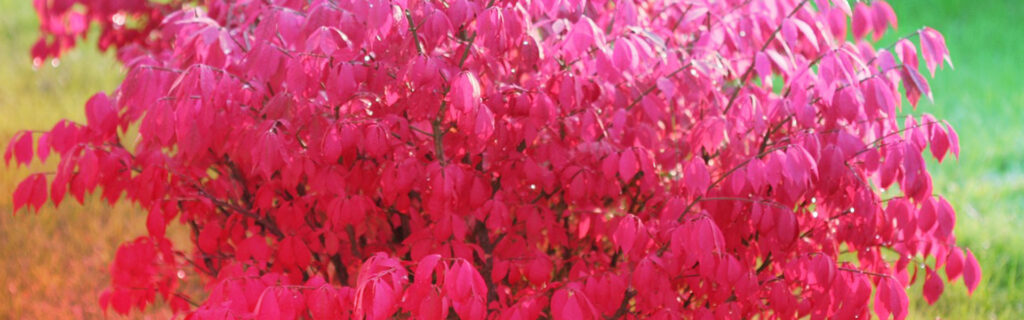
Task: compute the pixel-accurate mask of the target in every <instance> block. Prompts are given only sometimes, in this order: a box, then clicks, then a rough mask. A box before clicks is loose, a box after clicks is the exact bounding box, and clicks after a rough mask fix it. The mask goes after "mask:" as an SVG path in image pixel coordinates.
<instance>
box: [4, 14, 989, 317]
mask: <svg viewBox="0 0 1024 320" xmlns="http://www.w3.org/2000/svg"><path fill="white" fill-rule="evenodd" d="M34 4H35V7H36V9H37V11H38V14H39V17H40V19H41V30H42V38H41V39H40V40H39V42H38V43H37V45H36V46H35V47H34V48H33V55H34V56H35V58H36V60H35V62H36V63H37V64H38V63H41V62H42V61H43V60H44V59H47V58H51V57H57V56H59V55H60V54H61V53H62V52H64V51H66V50H68V49H70V48H72V47H73V46H74V45H75V43H76V41H78V40H80V39H81V38H82V37H84V36H85V35H86V34H87V33H88V32H89V26H90V25H98V26H99V31H100V35H99V45H100V47H101V48H102V49H106V48H113V49H115V50H116V52H117V57H118V58H119V60H120V61H122V62H123V63H124V65H125V68H126V70H127V74H126V79H125V80H124V82H123V83H122V85H121V86H120V87H119V88H117V90H115V91H114V92H113V93H112V94H110V95H109V96H108V95H106V94H104V93H99V94H96V95H95V96H94V97H93V98H92V99H90V100H89V101H88V103H87V104H86V106H85V109H86V118H87V122H86V123H84V124H81V123H74V122H72V121H66V120H65V121H61V122H59V123H58V124H57V125H56V126H54V127H53V128H52V129H51V130H49V131H23V132H21V133H19V134H18V135H16V136H15V137H14V139H13V140H12V143H11V144H10V147H9V148H8V150H7V152H6V154H5V158H6V159H7V161H8V162H9V161H10V160H11V158H14V159H15V161H16V162H17V163H20V164H27V163H29V162H31V161H32V159H33V158H36V157H38V158H39V159H40V160H43V161H45V160H46V159H47V157H48V156H49V155H50V154H51V152H52V153H55V154H57V155H59V156H60V164H59V166H58V169H57V170H56V171H55V172H50V173H39V174H34V175H31V176H29V177H28V178H26V179H25V180H24V182H22V183H21V184H20V185H19V187H18V188H17V190H16V191H15V194H14V200H15V210H17V209H18V208H20V207H22V206H29V207H32V208H34V209H36V210H38V209H39V208H40V207H41V206H43V205H44V204H45V203H46V202H47V201H48V200H49V199H52V201H53V202H54V203H55V204H59V203H60V202H61V201H62V200H63V199H64V198H65V196H66V195H67V194H70V195H71V196H73V197H74V198H75V199H76V200H77V201H79V202H82V201H84V199H85V195H86V194H87V193H90V192H94V191H96V192H100V193H101V194H102V197H103V198H104V199H106V200H107V201H109V202H111V203H113V202H116V201H120V199H121V198H122V197H123V198H126V199H127V200H128V201H131V202H133V203H136V204H138V205H139V206H140V207H142V208H144V209H145V210H146V212H148V219H147V228H148V235H147V236H143V237H140V238H138V239H135V240H134V241H130V242H126V243H124V244H123V245H122V246H121V248H120V249H119V250H118V252H117V255H116V257H115V259H114V262H113V264H112V266H111V273H112V275H113V278H112V283H111V286H110V288H109V289H107V290H106V291H104V292H103V293H102V294H101V296H100V303H101V304H102V305H103V306H104V307H112V308H113V309H114V310H115V311H117V312H119V313H128V312H130V310H131V309H133V308H140V309H141V308H145V307H146V306H147V305H149V304H151V303H153V302H154V301H155V299H156V297H158V296H159V297H161V298H162V299H163V300H165V301H168V302H169V304H170V306H171V307H172V308H174V309H175V310H176V311H179V312H182V313H185V314H187V315H188V317H189V318H194V319H225V318H260V319H262V318H296V317H300V318H313V319H323V318H339V317H358V318H363V317H366V318H371V319H382V318H391V317H399V318H406V317H412V318H426V319H443V318H446V317H449V316H453V315H456V316H458V317H460V318H466V319H482V318H491V319H535V318H538V317H544V318H552V319H597V318H617V317H623V316H628V317H636V318H646V317H658V318H679V317H686V318H697V317H700V318H709V317H714V318H739V317H744V318H747V317H751V316H755V315H760V316H763V317H766V318H783V319H787V318H793V317H796V316H811V317H812V318H839V319H849V318H856V317H867V316H869V315H870V313H871V312H872V311H873V312H874V313H876V314H877V315H878V316H879V317H882V318H888V317H889V316H892V317H895V318H897V319H900V318H903V317H905V316H906V314H907V294H906V291H905V288H906V287H907V286H908V285H909V283H911V282H914V281H924V292H923V294H924V296H925V298H926V299H927V300H928V301H929V302H934V301H935V300H936V299H938V297H939V295H941V293H942V291H943V287H944V285H945V284H944V283H945V282H947V281H950V282H951V281H953V280H956V279H958V278H959V277H961V276H962V277H963V279H964V282H965V283H966V285H967V287H968V290H971V291H973V290H974V288H975V287H976V286H977V285H978V282H979V278H980V272H981V271H980V269H979V267H978V264H977V261H976V260H975V258H974V256H973V254H972V253H971V252H970V250H966V251H964V250H962V249H960V248H958V247H957V246H956V245H955V238H954V236H953V232H952V231H953V227H954V225H955V221H956V215H955V213H954V212H953V209H952V206H951V205H950V204H949V203H948V202H947V201H946V200H945V199H943V198H942V197H941V196H938V195H934V194H933V193H932V186H931V178H930V176H929V173H928V171H927V169H926V166H925V161H924V158H923V156H922V153H923V152H924V150H925V149H926V148H928V149H929V150H930V153H931V154H932V155H933V156H934V157H935V158H936V159H938V160H939V161H942V159H944V158H946V157H947V156H948V155H949V154H953V155H955V156H958V154H959V146H958V142H957V136H956V133H955V132H954V131H953V130H952V128H951V127H950V126H949V125H948V124H946V123H944V122H942V123H940V122H939V121H937V120H936V119H935V118H934V117H932V116H929V115H924V116H921V117H919V118H915V117H913V116H907V117H905V118H903V119H900V117H899V116H898V110H900V109H901V98H902V96H904V95H905V96H906V98H907V99H908V100H909V101H910V103H911V104H913V105H916V104H917V102H918V100H919V99H920V98H921V96H926V97H928V98H931V91H930V89H929V87H928V83H927V81H926V79H925V78H924V76H922V75H921V73H920V72H919V67H920V65H919V59H918V55H920V56H921V58H922V59H921V60H923V61H924V65H925V67H926V68H927V69H928V71H929V73H931V74H932V76H934V72H935V69H936V68H937V67H941V66H942V65H943V62H946V63H947V64H949V65H950V66H952V63H951V61H950V59H949V53H948V51H947V49H946V46H945V43H944V40H943V37H942V35H941V34H939V33H938V32H936V31H935V30H932V29H930V28H923V29H920V30H916V31H914V32H912V33H910V34H908V35H907V36H904V37H902V38H900V40H898V41H897V42H895V43H893V44H892V45H889V46H887V47H884V48H879V49H876V48H875V47H874V46H873V44H872V42H873V41H870V40H865V38H866V37H868V36H869V35H870V37H871V38H872V39H873V40H874V41H877V40H878V39H879V38H880V37H881V35H882V34H883V33H884V32H886V31H887V29H888V28H890V27H892V28H895V27H896V26H897V20H896V15H895V13H894V12H893V11H892V9H891V8H890V7H889V5H888V4H886V3H885V2H882V1H873V2H871V3H863V2H858V3H856V4H855V5H854V6H852V7H851V5H850V4H849V3H847V2H846V1H845V0H832V1H831V2H829V1H828V0H816V1H813V2H812V1H808V0H802V1H796V0H763V1H750V0H748V1H738V0H732V1H712V2H709V1H667V0H651V1H634V0H620V1H587V0H525V1H509V0H487V1H470V0H447V1H442V0H435V1H428V0H365V1H364V0H311V1H306V0H247V1H223V0H208V1H203V2H202V3H200V4H196V3H193V2H182V1H177V0H172V1H154V2H150V1H146V0H120V1H105V0H34ZM94 30H95V29H94ZM848 39H852V41H848ZM913 39H917V40H918V41H919V43H920V50H918V48H917V47H916V46H915V45H914V43H913V42H912V41H911V40H913ZM900 86H902V88H903V92H902V93H901V92H900V90H899V87H900ZM901 120H902V121H901ZM901 122H902V124H901ZM135 129H137V132H138V135H137V136H136V135H134V134H132V132H135ZM99 190H101V191H99ZM174 221H178V223H173V222H174ZM169 226H172V227H180V228H187V229H188V230H190V235H191V240H192V245H191V246H187V247H188V248H190V249H187V250H183V249H180V248H176V247H175V246H174V244H173V243H172V242H171V241H169V240H167V239H166V238H165V233H166V229H167V228H168V227H169ZM179 245H181V244H179ZM183 269H189V270H194V272H196V273H198V274H201V275H202V276H203V279H204V285H205V289H206V293H205V294H204V295H202V297H188V296H186V295H185V294H183V293H182V292H180V289H181V288H180V286H181V278H182V277H183V276H184V274H185V273H184V272H183V271H182V270H183ZM940 269H944V271H945V277H943V276H942V275H940V273H939V270H940ZM943 278H945V279H943ZM872 296H873V298H872ZM872 309H873V310H872Z"/></svg>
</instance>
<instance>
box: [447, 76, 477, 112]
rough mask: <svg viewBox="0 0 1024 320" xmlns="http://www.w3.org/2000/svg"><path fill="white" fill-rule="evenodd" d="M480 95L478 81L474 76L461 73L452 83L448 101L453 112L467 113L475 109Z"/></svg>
mask: <svg viewBox="0 0 1024 320" xmlns="http://www.w3.org/2000/svg"><path fill="white" fill-rule="evenodd" d="M481 95H482V90H481V88H480V81H479V80H477V79H476V75H474V74H473V73H472V72H463V73H460V74H459V77H458V78H456V79H455V81H454V82H452V88H451V93H449V99H451V103H452V107H453V110H455V111H458V112H469V111H470V110H476V109H477V106H478V105H479V104H480V97H481Z"/></svg>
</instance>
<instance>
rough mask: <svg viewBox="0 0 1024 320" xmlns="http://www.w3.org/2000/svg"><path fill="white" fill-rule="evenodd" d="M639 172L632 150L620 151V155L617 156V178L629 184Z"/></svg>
mask: <svg viewBox="0 0 1024 320" xmlns="http://www.w3.org/2000/svg"><path fill="white" fill-rule="evenodd" d="M639 171H640V165H639V164H637V158H636V154H635V153H633V149H632V148H629V149H626V150H622V153H621V155H619V178H621V179H622V181H626V182H629V181H630V180H632V179H633V176H636V174H637V172H639Z"/></svg>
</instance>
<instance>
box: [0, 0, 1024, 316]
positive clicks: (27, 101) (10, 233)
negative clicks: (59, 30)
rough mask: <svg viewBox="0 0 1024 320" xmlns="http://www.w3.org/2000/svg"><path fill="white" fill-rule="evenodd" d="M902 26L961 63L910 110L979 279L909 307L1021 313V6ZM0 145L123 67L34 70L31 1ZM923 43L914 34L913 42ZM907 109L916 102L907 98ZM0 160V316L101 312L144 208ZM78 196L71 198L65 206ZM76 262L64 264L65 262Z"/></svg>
mask: <svg viewBox="0 0 1024 320" xmlns="http://www.w3.org/2000/svg"><path fill="white" fill-rule="evenodd" d="M891 4H892V6H893V7H894V8H895V10H896V12H897V15H899V19H900V23H899V24H900V28H899V31H897V32H894V33H893V35H890V36H887V37H886V38H884V39H882V40H881V41H880V43H879V46H884V45H888V44H889V43H892V42H893V41H894V39H895V36H896V35H904V34H907V33H909V32H910V31H912V30H914V29H916V28H918V27H920V26H923V25H927V26H930V27H933V28H935V29H937V30H939V31H940V32H942V33H943V34H944V35H945V36H946V42H947V44H948V45H949V49H950V51H951V54H952V56H953V62H954V64H955V66H956V69H955V70H950V69H949V68H946V69H944V70H941V71H938V72H937V73H936V78H934V79H930V78H929V81H931V85H932V89H933V90H934V92H935V93H934V97H935V103H930V102H928V101H926V100H923V102H922V103H921V104H920V105H919V107H918V108H917V110H916V111H911V110H910V109H909V108H907V109H905V110H904V111H905V112H914V113H920V112H928V113H932V114H934V115H936V116H937V117H938V118H939V119H947V120H949V122H950V123H952V124H953V126H954V128H956V130H957V132H958V133H959V135H960V143H961V149H962V151H961V155H960V159H959V160H956V159H952V158H947V161H945V162H944V163H942V164H936V163H934V161H933V162H931V163H930V165H931V171H932V172H933V173H934V176H933V178H934V184H935V190H936V192H938V193H940V194H943V195H945V196H946V197H947V198H948V199H949V201H950V202H951V203H952V204H953V205H954V207H956V209H957V212H958V219H957V227H956V235H957V238H958V242H959V243H960V244H962V245H964V246H966V247H969V248H971V249H972V250H973V251H974V252H975V255H976V256H977V257H978V259H979V261H980V262H981V265H982V268H983V269H984V277H983V279H982V282H981V285H980V286H979V288H978V290H977V291H976V292H974V295H973V296H972V297H968V296H967V293H966V290H965V289H964V287H963V284H962V281H961V282H957V283H956V284H953V285H947V286H946V293H945V294H944V295H943V297H942V298H941V299H940V300H939V302H937V303H936V304H935V305H932V306H929V305H927V304H926V303H925V302H924V299H922V298H920V284H918V285H916V286H915V287H913V288H912V289H910V290H911V291H912V292H911V293H910V296H911V301H912V306H911V309H912V314H911V315H912V317H913V318H920V319H933V318H935V317H937V316H939V317H942V318H947V319H979V318H998V319H1016V318H1019V317H1021V316H1022V315H1024V245H1021V244H1024V231H1022V230H1024V81H1021V80H1020V77H1019V75H1018V74H1019V73H1020V72H1019V70H1018V69H1019V68H1020V67H1021V66H1022V65H1024V27H1021V25H1020V23H1019V19H1020V17H1022V16H1024V8H1022V7H1021V6H1020V4H1019V3H1017V2H1016V1H1000V0H979V1H963V0H941V1H935V0H892V1H891ZM0 10H2V12H3V13H4V14H2V15H0V61H3V62H2V63H0V148H6V144H7V141H8V139H9V137H10V136H11V135H13V134H14V132H15V130H17V129H22V128H32V129H48V128H49V127H50V126H51V125H52V124H53V123H54V122H55V121H57V120H58V119H60V118H70V119H74V120H79V121H82V120H84V116H83V107H82V106H83V105H84V104H85V101H86V100H87V99H88V97H89V96H90V95H91V94H92V93H94V92H96V91H98V90H104V91H110V90H112V89H113V88H115V86H116V84H117V83H118V81H119V80H120V79H121V77H122V75H121V69H120V66H119V65H118V64H116V63H115V62H114V60H113V58H112V57H111V55H110V54H101V53H98V52H96V50H95V48H94V47H85V48H81V49H79V50H75V51H73V52H71V53H69V54H67V55H66V56H65V57H63V58H62V61H61V63H60V64H59V66H57V67H52V66H51V65H50V64H49V63H47V64H46V65H44V66H43V67H41V68H39V69H38V70H37V69H33V67H32V65H31V61H30V59H29V56H28V50H29V47H30V46H31V44H32V41H34V37H35V32H36V31H35V28H36V20H35V19H36V18H35V15H34V14H33V13H32V11H31V5H30V1H24V0H0ZM915 42H916V41H915ZM905 105H906V106H909V104H906V103H905ZM53 166H54V163H53V161H51V163H49V164H45V165H35V166H33V167H32V168H30V169H4V170H0V283H2V284H3V286H2V287H0V318H8V317H10V318H23V317H27V318H41V317H52V316H53V315H54V314H55V313H54V312H56V314H64V315H67V316H68V317H71V316H74V317H76V318H80V317H82V316H85V317H89V316H90V315H93V316H95V315H97V312H99V310H98V308H97V307H96V305H95V302H96V300H95V299H96V294H97V293H98V292H99V289H100V288H102V287H103V286H105V285H106V283H107V281H108V280H107V279H108V278H107V275H106V265H107V263H109V261H110V260H111V259H112V257H113V252H114V251H113V250H114V248H115V246H116V244H117V243H119V242H120V241H123V240H127V239H130V238H132V237H133V235H138V234H141V233H143V232H144V229H143V226H144V221H145V220H144V219H145V217H144V215H142V214H140V213H138V212H137V211H136V210H135V209H133V208H131V207H130V206H118V207H115V208H111V207H107V206H105V205H102V204H100V203H99V201H92V202H91V203H87V204H86V205H85V206H77V205H64V206H62V207H61V208H60V209H59V210H54V209H53V208H52V206H49V205H48V206H47V209H46V210H44V212H43V213H41V214H40V215H38V216H35V215H32V214H18V215H16V216H15V215H12V214H11V212H10V208H11V206H10V196H9V195H10V194H11V193H12V192H13V189H14V187H15V186H16V183H17V180H18V179H20V178H22V177H24V176H25V175H27V174H28V172H29V170H42V169H45V168H52V167H53ZM69 202H72V203H73V201H65V203H69ZM69 266H70V267H69Z"/></svg>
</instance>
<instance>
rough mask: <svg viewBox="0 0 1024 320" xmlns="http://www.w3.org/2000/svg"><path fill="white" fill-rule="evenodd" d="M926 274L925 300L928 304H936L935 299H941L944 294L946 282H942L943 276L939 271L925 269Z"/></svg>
mask: <svg viewBox="0 0 1024 320" xmlns="http://www.w3.org/2000/svg"><path fill="white" fill-rule="evenodd" d="M925 271H926V276H925V280H924V287H923V289H922V290H923V294H924V299H925V301H927V302H928V304H935V301H938V300H939V297H940V296H942V289H943V287H944V286H945V284H943V283H942V278H941V277H939V275H938V274H937V273H935V272H934V271H932V269H931V268H927V269H925Z"/></svg>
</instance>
